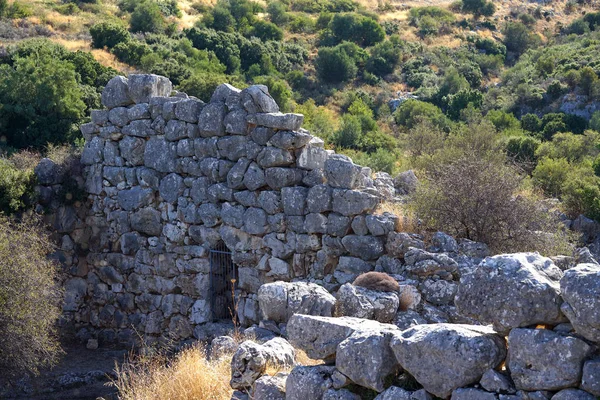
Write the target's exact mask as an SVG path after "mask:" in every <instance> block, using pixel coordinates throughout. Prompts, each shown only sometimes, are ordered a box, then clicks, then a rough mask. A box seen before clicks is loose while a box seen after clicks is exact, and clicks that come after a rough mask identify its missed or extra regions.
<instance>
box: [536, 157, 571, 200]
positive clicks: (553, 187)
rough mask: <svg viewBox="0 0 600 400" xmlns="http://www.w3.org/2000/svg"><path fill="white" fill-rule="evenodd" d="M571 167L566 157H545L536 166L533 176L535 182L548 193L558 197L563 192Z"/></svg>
mask: <svg viewBox="0 0 600 400" xmlns="http://www.w3.org/2000/svg"><path fill="white" fill-rule="evenodd" d="M570 168H571V166H570V164H569V162H568V161H567V159H565V158H556V159H554V158H544V159H543V160H541V161H540V162H539V163H538V165H537V167H535V170H534V171H533V173H532V177H533V180H534V182H535V184H536V185H537V186H539V187H540V188H542V190H543V191H544V192H545V193H546V194H547V195H549V196H553V197H558V196H560V194H561V193H562V187H563V184H564V183H565V182H566V180H567V176H568V173H569V169H570Z"/></svg>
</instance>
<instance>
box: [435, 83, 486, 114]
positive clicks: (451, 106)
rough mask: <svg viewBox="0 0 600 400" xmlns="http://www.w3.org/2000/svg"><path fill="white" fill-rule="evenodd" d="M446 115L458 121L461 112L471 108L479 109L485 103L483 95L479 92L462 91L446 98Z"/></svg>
mask: <svg viewBox="0 0 600 400" xmlns="http://www.w3.org/2000/svg"><path fill="white" fill-rule="evenodd" d="M444 100H445V102H446V104H447V110H446V113H447V114H448V116H449V117H450V118H453V119H458V118H459V117H461V112H462V111H463V110H466V109H467V108H469V107H473V108H479V107H481V103H482V102H483V94H481V92H480V91H478V90H471V89H462V90H460V91H459V92H458V93H455V94H450V95H448V96H446V97H445V99H444Z"/></svg>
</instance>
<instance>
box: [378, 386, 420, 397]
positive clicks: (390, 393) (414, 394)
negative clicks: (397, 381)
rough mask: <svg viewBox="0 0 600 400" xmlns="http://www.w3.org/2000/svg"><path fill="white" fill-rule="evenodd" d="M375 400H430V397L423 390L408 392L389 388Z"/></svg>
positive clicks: (392, 387) (395, 387)
mask: <svg viewBox="0 0 600 400" xmlns="http://www.w3.org/2000/svg"><path fill="white" fill-rule="evenodd" d="M375 400H431V395H430V394H429V393H427V392H426V391H425V390H424V389H421V390H417V391H416V392H410V391H408V390H405V389H402V388H399V387H397V386H390V387H389V388H387V389H386V390H385V391H384V392H382V393H381V394H379V395H378V396H377V397H375Z"/></svg>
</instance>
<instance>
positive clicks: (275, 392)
mask: <svg viewBox="0 0 600 400" xmlns="http://www.w3.org/2000/svg"><path fill="white" fill-rule="evenodd" d="M286 380H287V374H282V373H279V374H277V375H275V376H269V375H264V376H261V377H260V378H258V379H257V380H256V381H255V382H254V387H253V388H252V399H253V400H285V381H286Z"/></svg>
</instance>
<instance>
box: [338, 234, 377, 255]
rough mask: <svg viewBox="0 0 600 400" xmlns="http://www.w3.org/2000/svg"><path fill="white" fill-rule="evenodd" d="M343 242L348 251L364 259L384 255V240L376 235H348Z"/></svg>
mask: <svg viewBox="0 0 600 400" xmlns="http://www.w3.org/2000/svg"><path fill="white" fill-rule="evenodd" d="M342 244H343V245H344V248H345V249H346V250H347V251H348V253H350V254H352V255H353V256H355V257H359V258H362V259H363V260H375V259H377V258H379V257H381V256H382V255H383V252H384V245H383V241H382V240H381V239H380V238H378V237H375V236H357V235H347V236H344V237H343V238H342Z"/></svg>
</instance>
